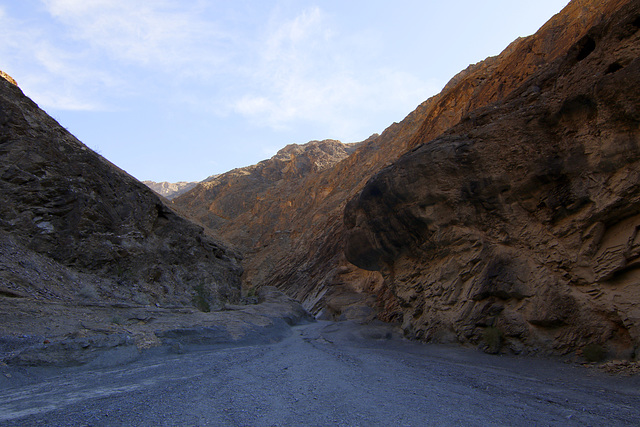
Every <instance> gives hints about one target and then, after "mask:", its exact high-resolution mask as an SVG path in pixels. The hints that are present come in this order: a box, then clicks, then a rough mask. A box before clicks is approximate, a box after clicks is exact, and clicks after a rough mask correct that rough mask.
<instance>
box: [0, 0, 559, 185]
mask: <svg viewBox="0 0 640 427" xmlns="http://www.w3.org/2000/svg"><path fill="white" fill-rule="evenodd" d="M567 3H568V1H567V0H537V1H535V2H534V1H522V0H484V1H481V2H480V1H477V0H448V1H442V0H394V1H390V0H316V1H311V0H0V40H1V42H0V70H3V71H5V72H7V73H8V74H9V75H11V76H12V77H13V78H14V79H15V80H16V81H17V82H18V85H19V86H20V88H21V89H22V91H23V92H24V93H25V94H26V95H27V96H29V97H30V98H31V99H33V100H34V101H35V102H36V103H37V104H38V105H39V106H40V107H41V108H42V109H44V110H45V111H46V112H47V113H49V115H51V116H52V117H53V118H55V119H56V120H57V121H58V122H59V123H60V124H61V125H63V126H64V127H66V128H67V129H68V130H69V131H70V132H71V133H72V134H74V135H75V136H76V137H77V138H78V139H80V140H81V141H82V142H83V143H85V144H86V145H87V146H89V147H90V148H92V149H93V150H95V151H97V152H98V153H100V154H101V155H102V156H104V157H106V158H107V159H108V160H110V161H111V162H113V163H115V164H116V165H117V166H119V167H120V168H122V169H124V170H126V171H127V172H128V173H130V174H131V175H133V176H134V177H136V178H138V179H140V180H154V181H171V182H177V181H200V180H203V179H205V178H206V177H208V176H210V175H213V174H218V173H223V172H226V171H229V170H231V169H234V168H237V167H243V166H248V165H251V164H255V163H257V162H259V161H261V160H264V159H267V158H269V157H271V156H272V155H274V154H275V153H276V152H277V151H278V150H279V149H280V148H282V147H284V146H285V145H288V144H291V143H297V144H304V143H306V142H308V141H311V140H323V139H338V140H340V141H342V142H345V143H348V142H358V141H362V140H364V139H366V138H368V137H369V136H370V135H371V134H373V133H381V132H382V131H383V130H384V129H385V128H387V127H388V126H389V125H391V124H392V123H393V122H399V121H401V120H402V119H403V118H404V117H405V116H406V115H407V114H409V113H410V112H411V111H413V110H414V109H415V108H416V107H417V106H418V105H419V104H420V103H421V102H423V101H425V100H426V99H427V98H429V97H430V96H432V95H435V94H436V93H438V92H439V91H440V90H441V89H442V87H443V86H444V85H445V84H446V83H447V81H448V80H449V79H450V78H451V77H453V76H454V75H455V74H456V73H458V72H459V71H461V70H463V69H464V68H466V67H467V66H468V65H469V64H472V63H476V62H478V61H481V60H483V59H485V58H486V57H488V56H492V55H497V54H499V53H500V52H501V51H502V50H503V49H504V48H505V47H506V46H507V45H508V44H509V43H510V42H512V41H513V40H515V39H516V38H517V37H519V36H527V35H530V34H533V33H534V32H535V31H536V30H537V29H538V28H539V27H540V26H542V25H543V24H544V23H545V22H546V21H547V20H548V19H549V18H551V17H552V16H553V15H554V14H555V13H557V12H559V11H560V10H561V9H562V8H563V7H564V6H566V4H567Z"/></svg>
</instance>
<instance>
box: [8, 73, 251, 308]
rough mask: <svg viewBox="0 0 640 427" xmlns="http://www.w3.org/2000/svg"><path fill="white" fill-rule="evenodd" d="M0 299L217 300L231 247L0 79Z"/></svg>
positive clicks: (228, 283) (223, 294) (231, 277)
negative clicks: (211, 235)
mask: <svg viewBox="0 0 640 427" xmlns="http://www.w3.org/2000/svg"><path fill="white" fill-rule="evenodd" d="M0 197H1V199H2V203H1V204H0V298H9V297H13V298H20V297H30V298H35V299H39V300H55V301H67V302H70V303H72V302H74V301H76V302H77V301H93V302H96V301H99V302H105V301H110V302H127V303H131V302H136V303H138V304H143V305H147V304H155V303H157V304H161V305H176V304H178V305H193V303H194V301H195V303H196V304H197V305H199V306H201V307H216V306H221V305H222V304H224V303H225V302H227V301H231V302H234V301H238V299H239V297H240V275H241V268H240V266H239V262H238V259H237V257H236V255H235V253H234V252H232V251H230V250H228V249H226V248H225V247H224V246H223V245H221V244H220V243H219V242H217V241H216V240H214V239H213V238H211V237H209V236H208V235H206V234H204V233H203V229H202V228H201V227H199V226H197V225H195V224H193V223H191V222H189V221H187V220H186V219H184V218H182V217H180V216H179V215H177V214H176V213H175V212H174V211H173V210H172V209H170V208H169V207H167V206H166V205H165V204H164V203H163V202H162V201H161V200H160V198H159V197H158V196H157V195H155V194H154V193H153V192H152V191H151V190H150V189H149V188H147V187H146V186H144V185H143V184H142V183H140V182H138V181H136V180H135V179H134V178H132V177H131V176H129V175H127V174H126V173H124V172H123V171H121V170H119V169H118V168H117V167H115V166H114V165H112V164H111V163H109V162H108V161H106V160H105V159H103V158H102V157H100V156H99V155H97V154H96V153H94V152H93V151H91V150H89V149H88V148H87V147H86V146H84V145H83V144H82V143H80V142H79V141H78V140H77V139H76V138H74V137H73V136H72V135H71V134H69V133H68V132H67V131H66V130H65V129H64V128H62V127H61V126H60V125H59V124H58V123H57V122H56V121H55V120H53V119H52V118H51V117H49V116H48V115H47V114H46V113H45V112H43V111H42V110H40V109H39V108H38V107H37V105H36V104H34V103H33V102H32V101H31V100H30V99H28V98H27V97H26V96H24V95H23V93H22V91H21V90H20V89H19V88H18V87H17V86H15V85H14V84H11V83H9V82H8V81H7V80H5V79H0Z"/></svg>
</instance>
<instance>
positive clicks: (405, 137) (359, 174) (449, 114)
mask: <svg viewBox="0 0 640 427" xmlns="http://www.w3.org/2000/svg"><path fill="white" fill-rule="evenodd" d="M624 3H625V1H624V0H611V1H606V2H594V1H591V0H574V1H572V2H571V3H570V4H569V5H568V6H567V7H566V8H565V10H563V11H562V12H561V13H560V14H558V15H556V16H554V17H553V18H552V19H551V20H550V21H549V22H548V23H547V24H545V25H544V26H543V27H542V28H541V29H540V30H539V31H538V32H537V33H536V34H535V35H533V36H530V37H526V38H521V39H518V40H516V41H514V42H513V43H512V44H511V45H510V46H508V47H507V48H506V49H505V50H504V51H503V52H502V53H501V54H500V55H498V56H496V57H491V58H487V59H486V60H484V61H482V62H479V63H477V64H474V65H471V66H469V67H468V68H467V69H466V70H464V71H462V72H460V73H459V74H458V75H457V76H455V77H454V78H453V79H451V81H450V82H449V83H448V84H447V85H446V87H445V88H444V89H443V91H442V92H441V93H440V94H438V95H436V96H434V97H432V98H430V99H428V100H427V101H425V102H424V103H422V104H421V105H419V106H418V107H417V108H416V110H415V111H413V112H412V113H410V114H409V115H408V116H407V117H406V118H405V119H404V120H402V121H401V122H400V123H394V124H392V125H391V126H389V127H388V128H387V129H386V130H384V132H382V134H380V135H374V136H372V137H371V138H369V139H368V140H366V141H363V142H361V143H359V144H358V145H357V146H355V152H353V153H352V154H350V155H348V156H346V157H344V158H343V159H337V160H339V161H337V163H335V164H334V165H332V166H329V167H327V168H324V169H318V170H310V171H308V173H306V174H301V175H295V176H293V179H290V177H289V176H285V175H283V174H277V180H276V181H277V183H276V181H270V183H268V184H265V180H264V179H263V178H259V174H258V176H256V174H255V173H254V172H251V173H249V172H242V170H238V171H236V172H235V173H234V174H232V175H226V177H225V178H224V180H221V181H218V182H217V184H213V185H212V186H211V189H210V190H208V191H204V188H202V189H201V190H200V191H198V192H191V193H190V194H188V195H185V196H183V198H178V199H176V201H175V206H177V207H179V208H180V209H184V210H185V212H188V213H189V214H190V215H194V214H195V216H196V217H197V218H199V219H200V221H202V223H203V225H205V226H206V227H209V228H210V229H212V230H215V231H216V232H219V233H221V235H223V236H224V237H225V239H226V240H227V241H230V242H232V243H233V244H235V245H237V246H238V247H239V248H242V249H243V251H244V255H245V257H244V260H243V267H244V268H245V274H244V276H243V279H244V281H245V283H246V285H247V286H248V287H252V286H260V285H262V284H269V285H274V286H278V287H279V288H280V289H282V290H284V291H285V292H287V294H289V295H291V296H294V297H295V298H297V299H299V300H301V301H303V303H304V304H305V307H307V308H308V309H309V310H311V311H312V312H313V313H315V314H318V315H319V316H320V317H322V318H330V319H340V318H354V317H362V316H364V317H371V316H376V313H377V315H378V316H380V317H381V318H383V319H386V320H392V319H394V318H397V316H396V313H400V312H401V310H400V309H399V307H398V305H397V301H396V300H395V298H394V297H393V295H392V293H391V291H390V288H389V287H387V286H383V278H382V276H381V274H380V273H379V272H378V271H367V270H364V269H361V268H358V267H355V266H354V265H353V264H351V263H350V262H348V261H347V260H346V259H345V257H344V254H343V252H344V242H345V228H344V224H343V211H344V207H345V204H346V202H347V201H348V200H350V199H352V198H353V197H355V196H356V195H357V194H358V193H359V192H360V191H361V190H362V189H363V187H364V185H365V183H366V182H367V181H368V180H369V178H371V176H372V175H374V174H375V173H377V172H378V171H380V170H381V169H383V168H384V167H386V166H388V165H390V164H391V163H393V162H394V161H395V160H397V159H398V158H399V157H400V156H401V155H403V154H405V153H406V152H407V151H410V150H412V149H413V148H415V147H416V146H418V145H420V144H421V143H422V142H424V141H425V140H430V139H433V138H436V137H437V136H439V135H440V134H442V133H443V132H445V131H446V130H447V129H449V128H450V127H452V126H454V125H455V124H457V123H458V122H459V121H460V120H462V119H463V118H464V117H467V116H470V115H471V114H472V112H473V111H474V110H476V109H478V108H483V107H486V106H488V105H491V104H492V103H495V102H498V101H500V100H503V99H505V98H506V97H507V96H509V95H510V94H511V93H512V92H513V91H514V90H516V89H517V88H519V87H520V86H521V85H522V84H523V83H524V82H525V81H526V80H527V79H529V78H530V77H531V76H532V75H534V74H536V73H537V72H538V70H539V68H540V67H543V66H545V65H546V64H548V63H550V62H552V61H554V60H556V59H557V58H560V57H564V56H566V55H567V52H568V51H569V50H570V49H572V46H574V45H576V44H577V43H578V42H579V41H580V40H582V39H583V37H585V35H586V34H587V32H588V31H589V29H590V28H591V27H592V26H593V25H595V24H596V23H598V22H599V21H600V20H601V19H603V17H607V16H610V15H611V14H612V13H613V12H614V11H615V10H617V9H618V8H619V7H620V6H621V5H622V4H624ZM585 40H587V39H585ZM417 54H419V53H417ZM612 64H613V63H612ZM612 64H607V67H609V66H610V65H611V66H612V67H613V68H615V67H616V66H615V65H612ZM613 68H612V69H613ZM532 90H533V91H534V92H535V91H537V90H538V89H535V88H532ZM294 154H295V156H298V155H300V154H298V153H294ZM279 164H280V165H282V163H279ZM266 165H267V163H264V162H263V163H262V164H260V165H257V166H256V169H255V170H256V171H257V170H260V169H261V168H265V167H266ZM280 167H281V166H280ZM223 176H225V175H223ZM272 176H273V175H272Z"/></svg>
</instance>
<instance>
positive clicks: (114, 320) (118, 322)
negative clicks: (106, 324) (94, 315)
mask: <svg viewBox="0 0 640 427" xmlns="http://www.w3.org/2000/svg"><path fill="white" fill-rule="evenodd" d="M111 323H113V324H114V325H122V317H120V316H113V317H112V318H111Z"/></svg>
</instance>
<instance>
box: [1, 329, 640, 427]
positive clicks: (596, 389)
mask: <svg viewBox="0 0 640 427" xmlns="http://www.w3.org/2000/svg"><path fill="white" fill-rule="evenodd" d="M3 372H6V373H5V375H3V376H2V378H0V425H3V426H5V425H6V426H14V425H15V426H17V425H31V426H43V425H56V426H66V425H92V426H101V425H129V426H146V425H231V426H253V425H257V426H285V425H317V426H321V425H345V426H351V425H363V426H365V425H366V426H370V425H459V424H464V425H523V424H528V423H531V424H536V425H638V424H640V378H638V377H632V378H627V377H612V376H608V375H606V374H603V373H601V372H597V371H595V370H589V369H585V368H583V367H579V366H574V365H569V364H564V363H561V362H557V361H549V360H542V359H530V358H512V357H505V356H502V357H500V356H489V355H486V354H483V353H479V352H478V351H476V350H470V349H463V348H460V347H449V346H440V345H430V344H421V343H416V342H409V341H405V340H403V339H401V338H400V337H398V336H397V335H395V334H394V333H393V332H392V331H391V329H390V328H389V327H388V326H385V325H377V326H371V325H370V326H358V325H355V324H352V323H348V322H341V323H330V322H317V323H313V324H308V325H304V326H298V327H295V328H293V333H292V335H291V336H290V337H288V338H287V339H285V340H283V341H281V342H279V343H274V344H271V345H262V346H249V347H236V348H217V349H216V348H210V349H207V350H202V351H191V352H188V353H185V354H158V355H151V354H149V355H146V356H144V357H143V358H141V359H140V360H138V361H136V362H134V363H131V364H129V365H124V366H116V367H110V368H104V367H103V368H93V369H90V368H88V367H81V368H67V369H58V370H55V371H54V370H46V369H34V368H27V369H25V368H7V370H5V371H3ZM7 374H8V375H7Z"/></svg>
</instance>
